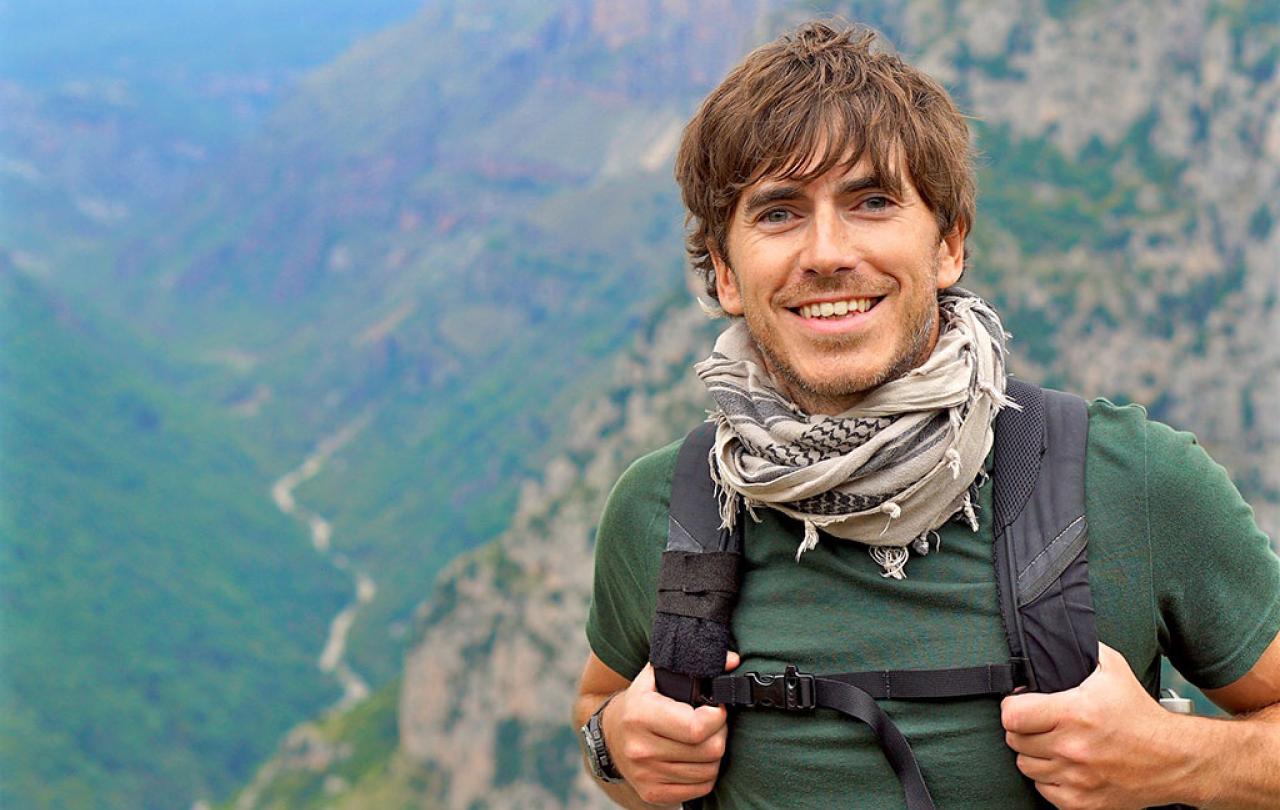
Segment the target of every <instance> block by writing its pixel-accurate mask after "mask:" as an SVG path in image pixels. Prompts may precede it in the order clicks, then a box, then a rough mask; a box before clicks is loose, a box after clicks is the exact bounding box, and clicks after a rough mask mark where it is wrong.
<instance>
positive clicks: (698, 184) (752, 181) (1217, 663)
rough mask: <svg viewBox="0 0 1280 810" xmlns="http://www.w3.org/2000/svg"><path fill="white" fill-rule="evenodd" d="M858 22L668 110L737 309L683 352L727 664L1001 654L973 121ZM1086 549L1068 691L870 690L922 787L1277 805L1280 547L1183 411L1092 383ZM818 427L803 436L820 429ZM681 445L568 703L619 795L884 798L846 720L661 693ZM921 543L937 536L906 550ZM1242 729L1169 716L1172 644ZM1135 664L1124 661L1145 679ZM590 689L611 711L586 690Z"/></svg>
mask: <svg viewBox="0 0 1280 810" xmlns="http://www.w3.org/2000/svg"><path fill="white" fill-rule="evenodd" d="M875 45H876V43H875V38H874V36H873V35H872V34H870V33H868V32H865V31H861V30H851V31H850V30H835V29H833V28H831V27H829V26H827V25H824V24H810V25H807V26H805V27H802V28H801V29H799V30H798V31H796V32H794V33H793V34H791V35H789V36H785V37H783V38H781V39H779V40H777V41H775V42H773V43H771V44H769V45H766V46H764V47H762V48H760V49H758V50H757V51H755V52H753V53H752V54H751V55H749V56H748V57H747V59H746V60H745V61H744V62H743V63H742V64H741V65H740V66H739V67H738V68H736V69H735V70H734V71H733V72H731V73H730V74H729V76H728V77H727V78H726V79H725V80H724V82H723V83H722V84H721V85H720V86H719V87H718V88H717V89H716V90H715V91H713V92H712V94H711V95H710V96H709V97H708V98H707V100H706V101H705V102H704V104H703V106H702V108H701V109H700V111H699V112H698V113H697V115H696V116H695V118H694V119H693V121H692V122H691V123H690V124H689V126H688V128H687V129H686V131H685V136H684V141H683V143H682V146H681V150H680V154H679V157H678V159H677V168H676V175H677V179H678V181H679V182H680V185H681V188H682V191H683V195H684V200H685V204H686V206H687V207H688V209H689V213H690V222H691V225H692V227H691V231H690V235H689V240H688V249H689V252H690V255H691V257H692V260H693V264H694V267H695V269H696V270H697V271H699V272H701V273H702V274H703V275H704V277H705V279H706V282H707V292H708V294H709V295H710V296H711V297H712V298H713V299H714V300H716V301H717V302H718V304H719V306H720V307H721V308H722V309H723V311H724V312H725V313H726V314H728V315H729V316H731V323H730V325H729V327H728V329H727V330H726V331H725V332H724V334H723V335H722V336H721V337H720V339H719V340H718V341H717V344H716V349H715V352H714V353H713V354H712V356H711V357H710V358H709V359H708V360H707V361H705V362H703V363H701V364H699V366H698V372H699V374H700V376H701V377H702V378H703V380H704V381H705V382H706V383H707V385H708V389H709V391H710V392H711V394H712V397H713V399H715V400H716V403H717V405H718V406H719V412H718V413H717V421H718V427H717V436H716V446H715V452H714V464H713V470H712V471H713V476H714V477H715V479H716V480H717V481H718V482H719V484H720V486H721V487H722V488H723V491H724V493H725V503H724V505H723V506H722V514H723V517H724V518H725V520H726V521H727V522H729V521H733V520H735V519H737V517H736V516H739V515H741V514H750V515H751V516H752V517H751V518H748V519H747V523H746V542H745V552H744V553H745V555H746V563H745V568H746V573H745V577H744V584H743V586H742V591H741V594H740V596H739V600H738V606H737V608H736V610H735V612H734V614H733V619H732V630H733V635H734V640H735V643H736V646H735V648H734V649H735V652H731V653H730V654H729V656H728V660H727V661H726V669H733V668H735V667H737V666H739V665H740V664H741V665H742V666H743V668H744V669H750V670H760V671H763V672H772V671H779V670H781V668H782V667H783V666H784V665H786V664H796V665H798V666H800V667H801V669H803V670H805V671H809V672H816V673H822V672H846V671H858V670H880V669H913V668H917V669H923V668H930V669H931V668H941V667H956V666H965V665H973V664H982V663H985V662H988V661H998V660H1002V659H1005V658H1007V657H1008V647H1007V644H1006V640H1005V635H1004V632H1003V630H1002V625H1001V618H1000V616H999V607H998V600H997V598H996V591H995V575H994V569H993V566H992V562H991V553H992V552H991V526H990V517H989V515H990V513H991V484H990V481H989V479H988V476H987V471H988V464H989V450H990V448H991V446H992V431H993V428H992V424H993V420H994V416H995V414H996V412H998V411H999V409H1000V408H1002V407H1005V406H1006V405H1007V404H1008V401H1007V399H1006V397H1005V393H1004V390H1005V376H1004V356H1003V355H1004V350H1003V330H1002V329H1001V328H1000V326H999V321H998V317H997V316H996V314H995V313H994V312H993V311H992V310H991V309H990V308H989V307H988V306H987V305H986V304H985V302H983V301H982V300H981V299H979V298H977V297H976V296H972V295H971V294H968V293H965V292H963V291H961V290H959V289H958V288H954V287H953V285H954V284H955V283H956V282H957V281H958V280H959V279H960V276H961V274H962V273H963V271H964V261H965V237H966V235H967V234H968V232H969V229H970V226H971V225H972V223H973V218H974V192H973V180H972V171H971V165H970V158H969V146H968V131H967V127H966V125H965V123H964V119H963V117H962V116H961V115H960V114H959V113H958V111H957V110H956V108H955V106H954V105H953V103H952V102H951V100H950V99H949V98H948V97H947V95H946V93H945V91H943V90H942V89H941V88H940V87H939V86H938V85H937V84H936V83H935V82H933V81H932V80H931V79H929V78H928V77H927V76H925V75H923V74H922V73H920V72H919V71H917V70H915V69H914V68H911V67H910V66H907V65H905V64H903V63H902V62H901V61H900V60H899V59H898V58H897V57H895V56H892V55H889V54H885V53H880V52H878V51H877V49H876V47H875ZM1088 427H1089V434H1088V436H1089V438H1088V447H1087V451H1086V466H1085V474H1086V479H1085V481H1086V484H1085V487H1086V492H1085V503H1086V509H1087V515H1088V520H1089V525H1090V530H1089V531H1090V533H1089V571H1090V581H1091V585H1092V590H1093V600H1094V603H1095V606H1096V611H1097V613H1096V618H1097V629H1098V636H1099V638H1100V639H1101V641H1102V642H1103V644H1102V646H1101V649H1100V651H1099V666H1098V668H1097V670H1096V671H1095V672H1094V673H1093V675H1091V676H1090V677H1089V678H1088V679H1087V680H1086V681H1085V682H1084V683H1082V684H1081V685H1080V686H1079V687H1077V688H1075V689H1071V690H1069V691H1065V692H1059V693H1055V694H1018V695H1013V696H1010V697H1007V698H1005V699H1004V700H1003V701H997V700H995V699H989V698H975V699H964V700H954V701H946V702H906V701H886V702H884V704H883V705H884V708H885V709H886V711H887V712H888V713H889V714H890V715H891V717H892V719H893V721H894V723H895V724H896V725H897V726H898V727H899V728H900V729H901V730H902V731H903V733H904V734H905V735H906V737H907V739H908V740H909V741H910V743H911V746H912V748H913V749H914V751H915V753H916V756H917V757H918V759H919V762H920V766H921V769H922V770H923V773H924V777H925V781H926V782H927V784H928V786H929V788H930V790H931V791H932V794H933V797H934V799H935V800H936V802H937V804H938V806H940V807H944V808H950V807H983V808H987V807H1000V808H1017V807H1034V806H1036V803H1037V797H1036V792H1037V791H1038V792H1039V793H1040V794H1042V795H1043V796H1044V797H1045V798H1046V799H1048V800H1049V801H1050V802H1052V803H1054V804H1056V805H1058V806H1060V807H1120V808H1127V807H1146V806H1149V805H1157V804H1166V803H1173V802H1186V803H1190V804H1194V805H1197V806H1202V807H1277V806H1280V705H1278V704H1277V701H1280V640H1278V639H1277V633H1278V631H1280V598H1278V597H1280V563H1278V562H1277V560H1276V557H1275V555H1274V554H1273V553H1272V552H1271V550H1270V548H1269V543H1268V540H1267V538H1266V537H1265V536H1264V535H1263V534H1262V533H1261V532H1260V531H1259V530H1258V529H1257V527H1256V526H1255V525H1254V523H1253V519H1252V512H1251V511H1250V510H1249V508H1248V506H1246V505H1245V504H1244V503H1243V502H1242V501H1241V499H1240V497H1239V495H1238V493H1236V491H1235V489H1234V488H1233V487H1232V485H1231V484H1230V482H1229V481H1228V480H1227V478H1226V475H1225V473H1224V471H1223V470H1222V469H1221V468H1220V467H1218V466H1217V465H1215V464H1214V463H1213V462H1212V461H1210V460H1209V459H1208V457H1207V456H1206V455H1205V454H1204V453H1203V451H1201V450H1200V449H1199V447H1198V446H1197V445H1196V444H1195V442H1194V439H1193V438H1191V437H1190V436H1188V435H1187V434H1183V433H1177V432H1175V431H1173V430H1171V429H1169V428H1167V427H1165V426H1163V425H1160V424H1157V423H1153V422H1150V421H1148V420H1147V419H1146V418H1145V414H1144V413H1143V411H1142V410H1141V409H1140V408H1137V407H1123V408H1122V407H1116V406H1114V405H1111V404H1110V403H1107V402H1105V401H1098V402H1094V403H1092V404H1091V405H1090V406H1089V426H1088ZM819 434H821V435H819ZM678 446H679V445H678V444H676V445H672V446H671V447H668V448H665V449H663V450H660V451H658V452H656V453H654V454H651V455H649V456H646V457H645V458H643V459H641V460H640V461H638V462H637V463H636V464H635V465H633V466H632V468H631V469H630V470H628V471H627V473H626V474H625V475H624V476H623V477H622V479H621V480H620V481H619V482H618V484H617V486H616V488H615V490H614V493H613V494H612V496H611V497H610V501H609V504H608V507H607V508H606V511H605V515H604V517H603V519H602V521H601V526H600V531H599V535H598V543H597V551H596V581H595V590H594V598H593V602H592V607H591V614H590V617H589V620H588V626H587V634H588V638H589V640H590V642H591V647H592V654H591V655H590V657H589V660H588V662H587V665H586V670H585V672H584V674H583V678H582V682H581V686H580V695H579V700H578V701H577V704H576V706H575V717H576V720H577V722H578V723H585V722H586V721H587V720H588V718H590V717H591V716H592V715H596V720H597V723H598V726H595V727H598V728H599V729H601V730H602V736H603V742H602V745H600V746H598V750H597V753H601V754H602V755H603V757H604V758H603V759H599V758H597V760H596V765H597V766H601V765H603V767H604V768H605V769H606V775H608V774H609V773H612V772H614V771H616V774H617V775H620V777H621V779H622V781H618V782H611V783H607V784H604V783H602V787H603V788H604V790H605V791H606V792H607V793H608V794H609V796H610V797H612V798H613V799H614V800H615V801H617V802H618V803H619V804H622V805H624V806H628V807H646V806H651V805H671V804H678V803H680V802H682V801H687V800H691V799H694V798H697V797H701V796H706V797H707V800H706V801H707V806H709V807H837V806H841V807H848V806H856V807H860V808H897V807H902V804H903V794H902V788H901V786H900V784H899V782H898V779H897V778H896V777H895V774H894V772H893V771H892V770H891V769H890V767H889V765H888V763H887V762H886V760H885V758H884V756H883V755H882V754H881V751H880V749H879V747H878V746H877V745H876V742H875V740H874V739H873V738H872V735H871V734H869V733H868V732H867V730H866V728H865V727H863V726H860V725H858V724H856V723H853V722H850V721H849V720H848V719H846V718H843V717H841V716H840V715H838V714H836V713H834V712H823V711H818V712H815V713H813V714H812V715H807V716H797V715H795V714H791V713H782V712H771V711H741V712H736V713H735V714H734V715H733V716H732V718H730V717H729V716H728V714H727V713H726V711H725V709H724V708H722V707H717V706H701V707H698V708H693V707H691V706H688V705H685V704H683V703H679V702H676V701H673V700H670V699H668V698H666V697H664V696H662V695H661V694H659V693H658V692H657V691H655V688H654V677H653V673H652V670H651V668H650V666H649V665H648V664H647V658H648V645H649V629H650V623H651V622H652V618H653V606H654V598H655V596H654V595H655V590H656V586H655V580H656V576H657V570H658V562H659V558H660V556H661V553H662V551H663V548H664V545H665V542H666V525H667V511H668V505H669V502H670V491H671V475H672V469H673V466H674V459H675V455H676V451H677V449H678ZM926 552H927V556H926ZM1162 651H1163V652H1164V654H1166V655H1168V656H1169V657H1170V659H1171V660H1172V661H1173V662H1174V664H1175V665H1176V666H1177V667H1178V669H1179V670H1180V671H1182V672H1183V673H1184V674H1185V675H1186V676H1187V677H1188V678H1189V679H1190V680H1192V681H1193V682H1195V683H1197V684H1198V685H1200V686H1202V687H1203V688H1204V689H1205V690H1206V693H1207V694H1208V695H1209V697H1210V698H1211V699H1213V700H1214V701H1215V702H1217V703H1218V704H1219V705H1221V706H1223V707H1224V708H1226V709H1228V710H1230V711H1231V712H1233V713H1237V714H1244V713H1252V714H1248V715H1247V716H1245V717H1241V718H1237V719H1235V720H1233V721H1220V720H1211V719H1207V718H1197V717H1190V716H1182V715H1175V714H1173V713H1170V712H1166V711H1164V710H1163V709H1162V708H1161V707H1160V706H1159V705H1158V704H1157V703H1156V702H1155V701H1154V700H1152V699H1151V698H1150V696H1149V694H1148V691H1147V689H1146V688H1145V687H1146V686H1148V685H1151V684H1153V683H1154V681H1155V679H1156V678H1157V677H1158V668H1159V657H1160V654H1161V652H1162ZM1135 673H1136V674H1135ZM602 708H603V711H600V710H601V709H602Z"/></svg>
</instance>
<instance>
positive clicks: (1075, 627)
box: [993, 378, 1098, 692]
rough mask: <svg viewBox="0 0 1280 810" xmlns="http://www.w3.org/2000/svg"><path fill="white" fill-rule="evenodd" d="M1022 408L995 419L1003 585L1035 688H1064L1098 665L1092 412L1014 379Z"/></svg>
mask: <svg viewBox="0 0 1280 810" xmlns="http://www.w3.org/2000/svg"><path fill="white" fill-rule="evenodd" d="M1006 393H1008V394H1009V396H1010V397H1012V398H1013V399H1014V401H1015V402H1017V403H1018V404H1019V405H1021V406H1022V409H1021V410H1014V409H1012V408H1005V409H1004V410H1002V411H1001V412H1000V415H999V416H998V417H997V421H996V438H995V470H994V473H993V479H994V487H995V488H994V493H993V502H994V503H993V505H994V512H995V525H994V531H995V543H994V553H995V565H996V582H997V585H998V591H999V595H1000V612H1001V615H1002V616H1003V617H1004V620H1005V632H1006V635H1007V638H1008V641H1009V650H1010V653H1011V654H1012V655H1013V657H1014V658H1026V659H1027V660H1028V662H1029V664H1030V670H1031V685H1032V688H1033V689H1035V690H1037V691H1041V692H1059V691H1062V690H1064V689H1070V688H1072V687H1074V686H1077V685H1079V684H1080V682H1081V681H1083V680H1084V679H1085V678H1087V677H1088V676H1089V674H1090V673H1091V672H1093V670H1094V669H1095V668H1096V667H1097V663H1098V661H1097V651H1098V636H1097V630H1096V628H1095V626H1094V613H1093V597H1092V593H1091V591H1090V589H1089V568H1088V554H1087V549H1086V544H1087V542H1088V524H1087V521H1086V520H1085V515H1084V456H1085V450H1086V445H1087V441H1088V421H1089V417H1088V406H1087V405H1086V404H1085V402H1084V400H1082V399H1080V398H1079V397H1077V396H1073V395H1070V394H1064V393H1062V392H1059V391H1049V390H1045V389H1041V388H1039V387H1037V386H1033V385H1029V384H1027V383H1024V382H1022V381H1020V380H1016V379H1012V378H1011V379H1010V380H1009V384H1008V388H1007V392H1006Z"/></svg>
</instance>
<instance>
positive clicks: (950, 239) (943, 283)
mask: <svg viewBox="0 0 1280 810" xmlns="http://www.w3.org/2000/svg"><path fill="white" fill-rule="evenodd" d="M968 234H969V227H968V225H967V224H966V223H964V222H957V223H956V224H955V226H954V227H952V228H951V232H950V233H948V234H947V235H946V236H943V237H942V241H940V242H939V243H938V289H939V290H942V289H946V288H947V287H950V286H951V285H953V284H955V283H956V282H957V281H959V280H960V276H961V275H962V274H963V273H964V240H965V237H966V236H968Z"/></svg>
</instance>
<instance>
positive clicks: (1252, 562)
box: [1144, 422, 1280, 689]
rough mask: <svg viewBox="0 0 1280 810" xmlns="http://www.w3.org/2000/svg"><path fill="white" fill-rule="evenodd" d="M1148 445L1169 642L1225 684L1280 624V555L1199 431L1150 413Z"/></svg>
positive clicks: (1177, 655) (1204, 684)
mask: <svg viewBox="0 0 1280 810" xmlns="http://www.w3.org/2000/svg"><path fill="white" fill-rule="evenodd" d="M1144 445H1145V462H1146V463H1145V465H1144V466H1145V471H1146V491H1147V498H1146V505H1147V523H1148V526H1149V537H1150V542H1151V550H1152V563H1151V564H1152V575H1153V579H1154V582H1153V585H1154V588H1155V596H1156V604H1157V626H1158V632H1159V634H1160V645H1161V647H1162V648H1163V650H1164V652H1165V655H1167V656H1168V658H1169V660H1170V661H1171V662H1172V663H1173V665H1174V667H1175V668H1177V670H1178V671H1179V672H1181V673H1182V674H1183V675H1184V676H1185V677H1186V678H1187V680H1189V681H1191V682H1192V683H1194V684H1196V685H1197V686H1199V687H1201V688H1204V689H1216V688H1219V687H1222V686H1226V685H1228V684H1230V683H1232V682H1234V681H1236V680H1237V679H1239V678H1240V677H1241V676H1243V675H1244V674H1245V673H1247V672H1248V671H1249V670H1250V668H1252V667H1253V665H1254V664H1255V663H1257V661H1258V659H1259V657H1260V656H1261V655H1262V653H1263V651H1264V650H1265V649H1266V648H1267V646H1268V645H1269V644H1270V643H1271V641H1272V639H1274V638H1275V637H1276V635H1277V633H1278V632H1280V559H1277V557H1276V554H1275V552H1274V550H1273V548H1272V545H1271V542H1270V540H1269V539H1268V538H1267V536H1266V535H1265V534H1264V533H1263V532H1262V530H1261V529H1259V528H1258V526H1257V523H1256V522H1255V521H1254V516H1253V509H1252V508H1250V506H1249V505H1248V504H1247V503H1245V501H1244V499H1243V498H1242V497H1241V495H1240V493H1239V492H1238V491H1237V490H1236V488H1235V486H1234V485H1233V484H1232V483H1231V479H1230V478H1229V477H1228V475H1227V471H1226V470H1225V469H1223V468H1222V466H1220V465H1219V464H1217V463H1215V462H1214V461H1213V460H1212V459H1211V458H1209V455H1208V454H1207V453H1205V451H1204V449H1203V448H1201V446H1200V445H1199V444H1198V443H1197V442H1196V439H1195V437H1194V436H1192V435H1191V434H1190V433H1183V432H1180V431H1176V430H1173V429H1172V428H1170V427H1168V426H1166V425H1163V424H1160V423H1158V422H1147V423H1146V425H1145V441H1144Z"/></svg>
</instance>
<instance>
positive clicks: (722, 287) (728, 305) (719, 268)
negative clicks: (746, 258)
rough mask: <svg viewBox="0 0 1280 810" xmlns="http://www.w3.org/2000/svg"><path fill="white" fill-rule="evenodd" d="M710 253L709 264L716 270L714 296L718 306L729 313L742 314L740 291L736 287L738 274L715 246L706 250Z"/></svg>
mask: <svg viewBox="0 0 1280 810" xmlns="http://www.w3.org/2000/svg"><path fill="white" fill-rule="evenodd" d="M707 252H708V253H709V254H711V264H712V266H714V267H715V270H716V298H718V299H719V301H720V308H721V309H723V310H724V311H725V312H727V313H729V314H730V315H741V314H742V292H741V291H740V290H739V289H738V276H737V274H736V273H734V272H733V268H732V267H730V266H729V263H728V262H726V261H725V260H724V259H722V258H720V253H719V251H717V250H716V249H715V248H711V249H710V250H708V251H707Z"/></svg>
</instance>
